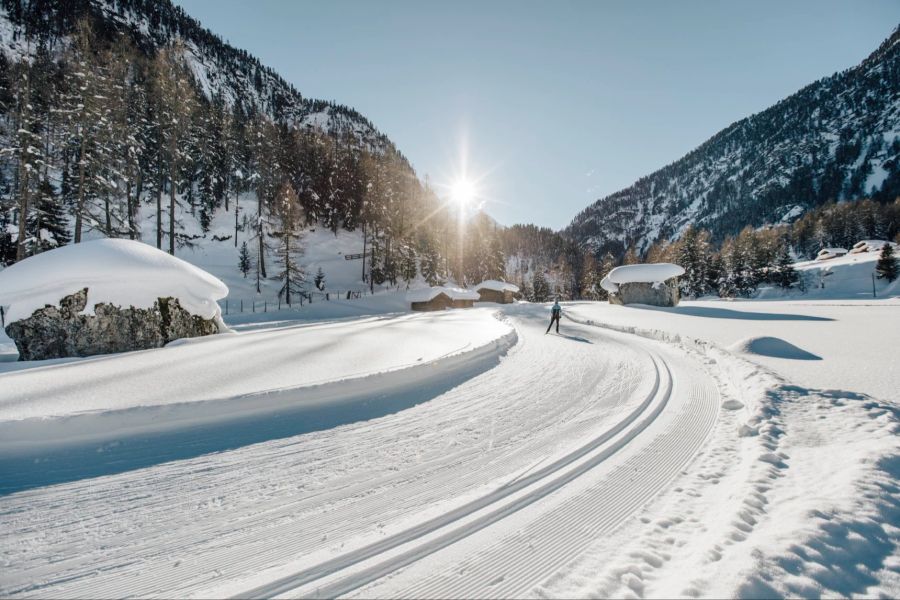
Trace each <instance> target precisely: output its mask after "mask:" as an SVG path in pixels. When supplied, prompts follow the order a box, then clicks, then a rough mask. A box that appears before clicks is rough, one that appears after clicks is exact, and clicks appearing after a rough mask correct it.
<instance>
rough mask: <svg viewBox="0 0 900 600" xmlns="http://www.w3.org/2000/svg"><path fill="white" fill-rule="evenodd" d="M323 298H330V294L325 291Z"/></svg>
mask: <svg viewBox="0 0 900 600" xmlns="http://www.w3.org/2000/svg"><path fill="white" fill-rule="evenodd" d="M325 300H331V294H329V293H328V292H325Z"/></svg>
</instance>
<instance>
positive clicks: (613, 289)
mask: <svg viewBox="0 0 900 600" xmlns="http://www.w3.org/2000/svg"><path fill="white" fill-rule="evenodd" d="M600 287H602V288H603V289H604V290H606V291H607V292H609V293H611V294H616V293H618V291H619V284H617V283H613V282H612V281H610V280H609V275H606V276H605V277H604V278H603V279H601V280H600Z"/></svg>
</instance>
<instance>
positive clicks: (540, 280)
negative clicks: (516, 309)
mask: <svg viewBox="0 0 900 600" xmlns="http://www.w3.org/2000/svg"><path fill="white" fill-rule="evenodd" d="M531 294H532V299H533V302H547V301H548V300H550V286H549V285H548V284H547V279H546V278H545V277H544V271H543V269H539V268H538V269H535V270H534V276H533V277H532V278H531Z"/></svg>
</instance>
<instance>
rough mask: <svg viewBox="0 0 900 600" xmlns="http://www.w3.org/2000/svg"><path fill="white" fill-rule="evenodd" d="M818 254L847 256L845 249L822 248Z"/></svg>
mask: <svg viewBox="0 0 900 600" xmlns="http://www.w3.org/2000/svg"><path fill="white" fill-rule="evenodd" d="M819 254H847V249H846V248H822V249H821V250H819Z"/></svg>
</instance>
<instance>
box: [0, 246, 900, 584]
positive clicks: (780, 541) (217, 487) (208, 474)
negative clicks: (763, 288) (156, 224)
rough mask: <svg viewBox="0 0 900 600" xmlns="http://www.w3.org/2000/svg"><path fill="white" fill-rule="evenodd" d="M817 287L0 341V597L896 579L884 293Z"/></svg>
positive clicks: (897, 326)
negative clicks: (95, 349) (26, 348)
mask: <svg viewBox="0 0 900 600" xmlns="http://www.w3.org/2000/svg"><path fill="white" fill-rule="evenodd" d="M836 260H844V259H836ZM346 262H350V261H346ZM341 264H342V263H341ZM834 277H835V278H836V277H837V276H834ZM835 280H836V279H832V280H829V281H828V282H827V283H831V282H833V281H835ZM827 283H826V285H827ZM826 289H828V288H826ZM880 291H881V292H884V291H885V288H882V290H880ZM832 292H834V293H833V296H832V297H830V298H828V299H820V300H815V299H807V298H803V299H790V300H771V301H759V300H752V301H750V300H748V301H733V302H726V301H718V300H717V301H699V302H683V303H682V304H681V305H680V306H678V307H675V308H666V309H657V308H650V307H636V306H630V307H622V306H613V305H609V304H606V303H591V302H578V303H570V304H567V305H565V306H564V319H563V323H562V327H561V330H560V331H561V335H553V334H551V335H545V334H544V330H545V328H546V324H547V316H548V313H547V307H546V306H537V305H530V304H515V305H507V306H498V305H488V304H484V305H479V306H480V307H479V308H476V309H474V310H455V311H443V312H438V313H427V314H410V313H407V312H400V310H401V308H402V306H401V304H402V301H401V299H402V294H401V293H400V292H399V291H398V292H396V293H382V294H376V295H375V296H371V297H368V298H363V299H360V300H351V301H347V302H346V303H343V304H341V303H335V302H329V303H324V302H323V303H320V304H319V305H318V306H317V305H316V304H314V305H313V306H312V307H304V308H303V309H302V310H299V311H298V310H294V309H291V310H282V311H280V312H276V313H264V314H259V313H257V314H252V313H251V314H249V315H248V314H246V313H245V314H243V315H241V314H238V315H229V316H228V317H226V320H227V321H228V323H229V325H231V326H232V327H233V328H234V329H235V331H236V333H233V334H224V335H220V336H216V337H214V338H211V339H202V340H197V341H193V342H190V343H181V344H175V345H173V346H170V347H167V348H163V349H159V350H152V351H146V352H139V353H132V354H127V355H121V356H116V357H95V358H91V359H83V360H74V361H60V362H61V364H57V363H43V364H41V363H5V364H0V367H4V368H5V369H6V371H5V372H3V371H0V418H2V420H0V429H2V433H0V471H2V472H3V474H4V477H3V481H2V485H3V489H2V491H0V494H2V495H0V535H2V538H3V540H4V546H3V548H2V550H0V567H2V568H0V594H2V595H5V596H9V595H12V596H35V597H49V596H52V597H122V596H126V595H129V596H140V597H154V596H156V597H159V596H163V597H172V596H179V597H182V596H190V597H221V596H228V595H238V596H243V597H246V596H284V597H297V596H302V597H308V596H313V595H321V596H326V597H332V596H359V597H476V596H477V597H586V596H613V597H618V596H649V597H660V596H673V595H675V596H713V597H724V596H743V597H760V596H784V595H788V596H820V595H837V596H848V595H864V596H894V597H896V596H897V595H898V593H900V576H898V572H900V552H898V542H900V529H897V527H896V524H897V523H898V522H900V488H898V486H897V477H898V476H900V460H898V458H897V457H898V450H900V437H898V435H897V433H898V432H900V426H898V416H900V414H898V411H897V404H896V403H897V400H898V398H897V390H898V389H900V372H898V370H897V368H896V365H897V362H898V361H897V353H898V347H897V346H898V336H897V332H898V331H900V299H898V298H897V297H896V294H895V295H894V297H889V298H887V299H881V298H879V299H871V298H870V299H860V300H847V299H841V298H840V296H841V294H839V293H837V292H836V291H834V289H832ZM881 295H888V296H889V295H890V293H889V292H888V293H884V294H881ZM351 306H352V307H355V308H352V309H351V308H350V307H351ZM354 311H356V312H354ZM366 313H367V314H370V315H375V316H369V317H363V318H359V317H356V316H355V315H357V314H366ZM298 319H299V320H298ZM315 319H319V320H318V321H315ZM2 343H3V340H0V344H2Z"/></svg>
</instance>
